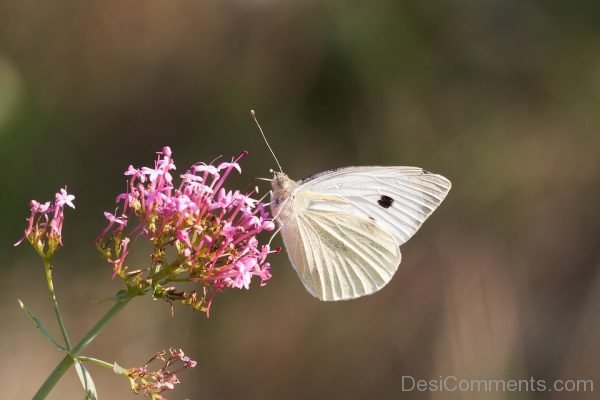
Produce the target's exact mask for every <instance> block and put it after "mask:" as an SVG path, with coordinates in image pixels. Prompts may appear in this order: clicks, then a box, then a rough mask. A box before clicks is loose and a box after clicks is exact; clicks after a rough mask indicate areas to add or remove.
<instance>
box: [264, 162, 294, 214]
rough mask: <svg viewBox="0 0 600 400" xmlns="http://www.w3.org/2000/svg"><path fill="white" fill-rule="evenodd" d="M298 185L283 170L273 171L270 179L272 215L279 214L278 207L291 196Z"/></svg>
mask: <svg viewBox="0 0 600 400" xmlns="http://www.w3.org/2000/svg"><path fill="white" fill-rule="evenodd" d="M297 186H298V184H297V183H296V182H294V181H293V180H291V179H290V178H289V177H288V176H287V175H286V174H284V173H283V172H277V171H275V172H273V180H271V211H272V213H273V215H278V214H279V209H280V208H281V207H282V206H283V205H284V204H285V203H287V200H288V199H290V198H291V197H292V192H293V191H294V189H295V188H296V187H297Z"/></svg>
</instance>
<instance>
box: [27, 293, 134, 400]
mask: <svg viewBox="0 0 600 400" xmlns="http://www.w3.org/2000/svg"><path fill="white" fill-rule="evenodd" d="M132 298H133V297H131V296H130V297H127V298H125V299H123V300H121V301H118V302H117V303H115V304H114V305H113V306H112V307H111V308H110V309H109V310H108V311H107V312H106V314H104V316H103V317H102V318H100V319H99V320H98V322H96V324H95V325H94V326H93V327H92V329H90V330H89V331H88V333H86V334H85V336H84V337H83V338H82V339H81V340H80V341H79V343H77V345H76V346H75V347H74V348H73V349H72V350H71V351H70V352H69V354H67V355H66V356H65V357H64V358H63V359H62V360H61V362H60V363H58V365H57V366H56V367H55V368H54V370H53V371H52V372H51V373H50V375H49V376H48V378H46V381H45V382H44V383H43V384H42V386H40V388H39V389H38V391H37V392H36V394H35V395H34V396H33V398H32V400H42V399H45V398H46V396H48V394H49V393H50V391H51V390H52V388H54V386H55V385H56V383H57V382H58V381H59V380H60V379H61V378H62V376H63V375H64V374H65V372H67V370H68V369H69V368H70V367H71V366H72V365H73V362H74V359H75V358H76V357H77V356H79V353H81V352H82V351H83V350H85V348H86V347H87V346H88V345H89V344H90V343H91V342H92V341H93V340H94V339H95V338H96V336H98V334H99V333H100V331H101V330H102V329H103V328H104V327H105V326H106V324H107V323H108V322H109V321H110V320H111V319H113V317H115V316H116V315H117V314H118V313H119V312H120V311H121V310H122V309H123V308H125V306H126V305H127V304H128V303H129V301H131V299H132Z"/></svg>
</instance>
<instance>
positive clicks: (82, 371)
mask: <svg viewBox="0 0 600 400" xmlns="http://www.w3.org/2000/svg"><path fill="white" fill-rule="evenodd" d="M75 370H76V371H77V376H79V380H80V381H81V385H82V386H83V389H84V390H85V400H98V393H97V392H96V385H94V380H93V379H92V376H91V375H90V373H89V372H88V370H87V369H86V368H85V366H84V365H83V363H82V362H81V361H79V360H77V359H75Z"/></svg>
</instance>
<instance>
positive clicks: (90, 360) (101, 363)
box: [77, 356, 115, 370]
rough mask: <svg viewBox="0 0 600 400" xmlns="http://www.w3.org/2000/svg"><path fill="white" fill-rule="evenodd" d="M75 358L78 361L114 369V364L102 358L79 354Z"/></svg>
mask: <svg viewBox="0 0 600 400" xmlns="http://www.w3.org/2000/svg"><path fill="white" fill-rule="evenodd" d="M77 359H78V360H79V361H83V362H87V363H92V364H96V365H98V366H100V367H104V368H108V369H110V370H114V368H115V365H114V364H111V363H108V362H106V361H104V360H99V359H97V358H93V357H86V356H79V357H77Z"/></svg>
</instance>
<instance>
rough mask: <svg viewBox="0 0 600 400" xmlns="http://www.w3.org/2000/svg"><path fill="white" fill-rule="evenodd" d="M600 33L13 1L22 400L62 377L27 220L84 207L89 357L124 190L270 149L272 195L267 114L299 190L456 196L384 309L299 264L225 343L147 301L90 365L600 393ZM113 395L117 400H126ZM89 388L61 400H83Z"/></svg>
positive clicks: (70, 295) (4, 330)
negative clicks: (60, 196) (156, 161)
mask: <svg viewBox="0 0 600 400" xmlns="http://www.w3.org/2000/svg"><path fill="white" fill-rule="evenodd" d="M599 17H600V5H599V3H597V2H593V1H581V2H577V3H567V2H559V1H550V2H541V1H529V2H522V1H451V0H447V1H442V2H435V3H434V2H419V1H406V2H400V1H391V0H384V1H378V2H371V3H363V4H349V3H348V2H341V1H331V2H316V1H306V2H281V1H270V0H253V1H235V0H228V1H202V2H199V1H196V2H191V1H170V2H166V1H158V0H151V1H145V2H135V1H112V0H108V1H87V2H75V1H65V0H58V1H54V2H47V3H40V2H34V1H29V0H25V1H15V0H4V1H3V2H0V160H2V161H1V162H2V165H3V166H4V168H3V170H4V174H3V181H4V184H3V187H2V189H1V190H0V204H1V205H2V207H0V213H1V218H2V226H3V229H2V230H1V231H0V243H1V244H2V245H1V246H0V255H1V256H2V259H3V260H4V263H3V265H2V267H1V268H2V271H3V272H4V274H5V275H4V276H5V277H4V279H2V282H3V289H2V297H1V298H2V315H3V316H4V317H5V321H4V322H3V324H2V325H3V327H1V328H0V334H2V336H3V339H4V340H3V342H4V343H2V346H3V347H2V350H3V353H4V354H7V353H8V352H10V353H12V354H14V353H15V349H17V352H16V356H15V355H13V356H12V357H13V358H14V357H17V358H18V361H17V362H15V363H14V365H7V366H4V367H3V375H4V376H5V378H7V379H6V381H8V382H9V386H8V389H6V390H7V391H8V393H9V397H10V398H27V397H29V396H31V394H32V393H33V392H34V390H35V389H36V385H37V382H41V381H42V379H43V378H44V377H45V375H46V374H47V373H48V371H49V370H50V368H52V367H53V364H54V363H55V362H56V361H57V360H58V358H59V356H60V355H56V354H54V356H55V358H50V357H51V356H50V355H47V354H53V353H51V352H52V349H50V348H48V347H47V346H46V343H45V342H44V341H43V339H41V337H40V335H38V334H37V333H36V332H34V330H33V327H31V326H30V324H29V322H28V321H27V320H26V318H25V317H24V316H23V315H21V314H20V311H19V310H18V308H17V306H16V302H15V299H16V297H20V298H22V299H23V300H24V301H25V303H26V304H28V305H29V306H30V308H32V310H33V311H34V312H35V310H36V309H37V310H38V311H39V310H42V311H40V312H38V313H37V315H38V316H39V317H41V318H42V319H45V320H51V312H50V310H49V309H48V310H47V313H46V314H44V312H43V310H46V307H47V305H46V299H45V297H44V296H45V294H44V288H43V286H42V285H41V280H42V274H41V266H40V265H38V264H39V263H38V262H37V260H36V259H35V258H34V257H33V256H32V253H33V252H32V251H31V250H30V249H27V248H26V247H25V246H24V247H20V248H17V249H14V248H13V247H12V243H14V242H15V241H16V240H17V239H18V238H19V235H20V233H21V232H22V229H23V227H24V220H23V219H24V218H25V217H26V215H27V201H28V200H29V199H32V198H35V199H38V200H44V199H50V198H51V196H53V193H54V192H55V191H56V190H57V189H58V188H59V187H61V186H63V185H68V187H69V191H70V192H73V193H74V194H75V195H76V196H77V199H76V204H77V210H75V211H72V212H69V213H68V215H67V222H66V227H65V234H64V240H65V245H66V246H65V248H64V249H63V250H62V251H61V254H60V256H59V258H58V260H57V272H56V275H57V278H56V279H57V284H56V286H57V290H58V292H59V296H61V298H62V299H63V302H64V303H65V309H66V312H67V313H68V318H67V319H68V323H70V325H73V326H76V327H75V328H73V329H74V331H75V334H74V336H77V333H79V334H81V333H83V332H84V331H85V330H86V329H87V327H89V325H90V324H91V323H92V322H93V321H94V318H97V316H98V315H100V314H101V313H102V310H103V309H104V305H103V304H94V303H92V300H95V299H99V298H103V297H106V296H109V295H110V294H112V293H114V292H115V291H116V290H118V288H119V286H118V283H117V282H112V281H110V271H109V267H108V266H105V265H102V263H101V261H100V257H98V255H97V254H96V252H95V249H94V247H93V244H92V242H93V239H94V238H95V236H96V234H97V232H99V230H100V229H101V228H102V226H103V224H104V219H103V216H102V212H103V211H104V210H111V209H112V208H113V207H114V205H113V204H114V203H113V202H114V197H115V195H116V194H118V193H119V192H120V191H122V190H123V189H124V177H123V176H122V172H123V171H124V170H125V169H126V167H127V166H128V165H129V164H134V165H147V164H148V163H150V162H151V161H152V160H153V157H154V152H155V151H157V150H159V149H160V148H161V147H162V146H164V145H170V146H171V147H172V148H173V150H174V156H175V160H176V162H177V165H178V167H179V169H180V170H181V169H184V168H185V167H186V166H188V165H189V164H191V163H193V162H196V161H206V162H208V161H210V160H212V159H214V158H215V157H216V156H218V155H223V156H224V157H226V158H227V157H230V156H233V155H236V154H238V153H239V152H240V151H241V150H244V149H247V150H249V151H250V156H249V157H248V158H247V159H246V160H245V161H244V163H243V165H242V167H243V169H244V174H243V175H242V176H241V177H240V178H239V179H237V180H235V183H237V184H238V185H240V187H246V186H247V185H254V184H256V181H254V179H253V178H254V177H257V176H268V170H269V168H273V167H274V162H273V160H272V158H271V157H270V155H269V153H268V152H267V149H266V147H265V145H264V143H263V142H262V141H261V139H260V136H259V133H258V131H257V129H256V128H255V126H254V124H253V123H252V121H251V118H250V116H249V110H250V109H251V108H253V109H255V110H256V111H257V114H258V117H259V119H260V121H261V122H262V125H263V128H264V129H265V131H266V133H267V135H268V137H269V139H270V142H271V145H272V146H273V147H274V149H275V151H276V153H277V155H278V157H279V159H280V160H281V162H282V164H283V166H284V168H285V170H286V172H287V173H288V174H289V175H290V176H293V177H298V178H300V177H302V176H305V175H309V174H312V173H314V172H317V171H320V170H323V169H326V168H331V167H337V166H343V165H375V164H389V165H416V166H421V167H424V168H426V169H428V170H432V171H435V172H439V173H441V174H443V175H445V176H447V177H449V178H450V179H451V180H452V182H453V184H454V187H453V189H452V191H451V193H450V195H449V197H448V199H447V200H446V202H445V203H444V205H443V206H442V207H441V208H440V209H439V210H438V211H437V212H436V213H435V214H434V216H433V217H432V218H431V220H429V221H428V222H427V224H425V226H424V227H423V229H422V232H421V233H419V234H418V235H417V236H416V237H415V238H414V239H412V240H411V241H410V242H409V243H407V244H406V245H405V246H403V253H404V260H403V265H402V267H401V269H400V271H399V272H398V274H397V275H398V276H396V277H395V279H394V280H393V281H392V283H390V285H389V286H388V287H386V288H385V289H384V290H383V291H382V292H380V293H378V294H376V295H374V296H370V297H369V298H365V299H361V300H357V301H352V302H346V303H336V304H325V303H319V302H317V301H316V300H314V299H312V298H311V297H310V296H309V295H308V294H307V293H305V292H304V290H303V288H302V287H301V284H300V283H299V281H298V280H297V279H296V277H295V273H294V272H293V270H292V269H291V268H289V263H288V261H287V258H286V256H285V255H284V254H282V255H280V256H276V257H273V260H272V263H273V273H274V279H273V280H272V281H271V282H270V283H269V285H268V286H267V287H265V288H262V289H257V288H254V289H253V290H251V291H250V292H245V291H244V292H234V293H226V294H225V295H223V296H222V297H221V299H218V300H217V302H216V303H215V306H214V307H215V308H214V316H213V317H211V319H210V320H208V321H206V320H205V319H204V317H203V316H202V315H200V314H191V315H190V314H189V313H188V312H186V311H179V312H176V315H175V317H174V318H170V317H169V316H168V306H166V305H162V304H155V303H151V302H149V301H144V300H141V301H140V302H139V305H136V306H132V307H133V308H132V309H131V310H126V311H125V312H124V315H123V318H122V319H120V322H115V324H114V325H113V326H112V327H111V329H112V330H111V331H110V332H109V333H108V334H107V337H104V338H101V339H100V340H99V341H98V342H99V343H97V344H94V347H92V348H91V349H90V351H92V352H93V353H94V354H93V355H95V356H98V357H101V358H105V359H107V360H108V361H117V362H119V364H121V365H124V366H130V365H136V364H141V363H143V362H144V361H145V360H146V359H147V358H149V357H150V356H151V355H152V354H153V353H154V352H156V351H158V350H160V349H161V348H163V347H168V346H171V345H173V346H177V347H183V348H184V349H185V350H186V353H189V354H190V355H192V356H193V357H195V358H196V359H197V360H198V361H199V364H200V366H199V367H198V368H197V369H196V370H194V371H192V372H188V373H187V374H186V375H184V376H181V379H182V380H183V381H184V384H183V385H182V388H181V389H179V391H178V392H176V393H175V394H174V395H173V396H172V397H173V398H185V397H186V396H188V397H194V398H202V397H206V398H230V397H233V396H240V395H241V396H244V397H245V398H248V399H251V398H261V399H262V398H287V399H295V398H298V399H300V398H307V397H314V398H331V399H336V398H344V399H350V398H357V399H358V398H364V397H368V398H398V397H403V398H442V399H447V398H480V397H479V394H477V393H471V394H469V393H466V394H465V393H415V392H404V393H403V392H402V391H401V386H400V385H401V377H402V376H403V375H411V376H415V377H417V378H421V379H430V378H437V377H438V376H440V375H450V374H454V375H457V376H459V377H464V378H472V377H478V378H481V377H487V378H492V379H500V378H503V377H508V378H516V379H518V378H522V377H524V378H529V377H530V376H535V377H536V378H539V379H547V380H551V379H555V378H561V377H562V378H563V379H567V378H579V379H583V378H588V379H595V383H596V386H597V387H596V390H599V389H600V379H599V378H600V369H599V367H598V363H597V360H598V358H599V356H600V341H599V338H598V334H597V333H598V331H599V330H600V318H599V313H600V277H599V276H598V267H599V266H600V239H599V238H600V213H599V211H598V210H599V208H598V204H599V203H600V185H599V183H600V135H599V134H598V130H599V129H600V113H599V112H598V109H599V108H600V24H599V23H598V21H599ZM263 188H264V190H267V187H266V186H263ZM276 241H278V239H277V240H276ZM139 257H140V259H139V260H140V261H139V262H140V263H142V262H143V258H142V257H143V256H142V255H140V256H139ZM38 281H39V282H38ZM92 282H94V284H92ZM150 304H152V305H150ZM148 310H151V311H148ZM111 357H112V358H111ZM32 360H33V361H32ZM25 371H27V372H25ZM91 372H92V374H93V375H94V377H95V379H96V380H97V382H96V383H97V385H98V390H99V393H100V395H102V394H103V393H108V394H106V395H104V396H103V397H104V398H128V397H126V396H127V390H128V389H127V385H126V383H125V382H124V381H123V382H115V380H118V379H120V378H118V377H115V376H111V375H110V374H109V373H107V372H105V371H98V370H94V369H92V370H91ZM25 373H28V374H29V376H30V377H31V379H30V380H29V381H28V382H27V383H24V382H23V381H22V380H21V378H20V377H22V376H23V374H25ZM96 376H98V377H96ZM11 377H12V379H11ZM76 379H77V378H76V377H75V376H73V377H72V381H67V382H66V383H62V386H59V387H58V388H57V392H56V396H57V397H55V398H62V399H64V398H73V399H75V398H81V396H80V394H79V392H77V391H76V390H77V382H76ZM186 381H187V382H186ZM494 396H496V397H494ZM552 396H553V394H552V393H520V394H518V395H515V394H512V395H511V394H510V393H505V394H503V393H499V394H492V395H491V397H493V398H519V399H525V398H532V399H533V398H535V399H538V398H555V397H552ZM132 398H133V397H132ZM556 398H562V397H558V396H557V397H556ZM569 398H595V397H593V393H571V394H570V397H569Z"/></svg>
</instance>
